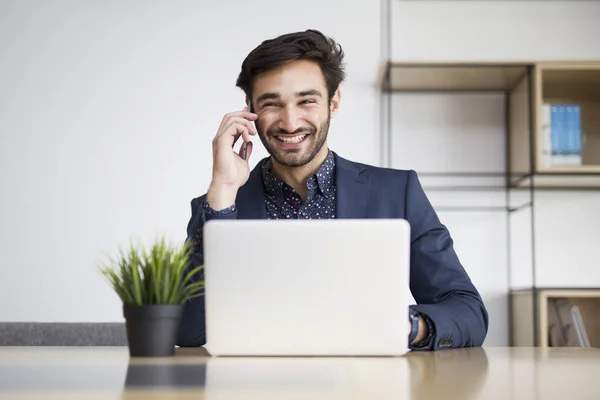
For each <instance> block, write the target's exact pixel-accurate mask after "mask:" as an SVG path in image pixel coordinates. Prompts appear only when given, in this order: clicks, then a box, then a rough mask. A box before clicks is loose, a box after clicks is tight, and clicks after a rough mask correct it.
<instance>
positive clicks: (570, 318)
mask: <svg viewBox="0 0 600 400" xmlns="http://www.w3.org/2000/svg"><path fill="white" fill-rule="evenodd" d="M548 336H549V337H548V341H549V345H550V346H551V347H590V342H589V339H588V336H587V333H586V330H585V326H584V324H583V319H582V317H581V313H580V311H579V307H577V306H575V305H573V304H571V302H570V301H569V300H567V299H549V300H548Z"/></svg>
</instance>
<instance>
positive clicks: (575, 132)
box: [564, 104, 581, 165]
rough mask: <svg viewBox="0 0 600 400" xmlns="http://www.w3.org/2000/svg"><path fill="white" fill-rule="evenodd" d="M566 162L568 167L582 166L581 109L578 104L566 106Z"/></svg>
mask: <svg viewBox="0 0 600 400" xmlns="http://www.w3.org/2000/svg"><path fill="white" fill-rule="evenodd" d="M565 110H566V118H565V139H566V144H565V160H564V162H565V163H566V164H568V165H580V164H581V129H580V125H581V123H580V107H579V105H577V104H567V105H565Z"/></svg>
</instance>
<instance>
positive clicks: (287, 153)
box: [177, 30, 488, 350]
mask: <svg viewBox="0 0 600 400" xmlns="http://www.w3.org/2000/svg"><path fill="white" fill-rule="evenodd" d="M343 57H344V53H343V51H342V48H341V46H340V45H339V44H337V43H336V42H335V41H334V40H332V39H330V38H327V37H326V36H324V35H323V34H322V33H320V32H318V31H315V30H308V31H304V32H296V33H290V34H285V35H282V36H279V37H277V38H274V39H271V40H267V41H264V42H263V43H262V44H261V45H259V46H258V47H257V48H255V49H254V50H253V51H252V52H250V54H249V55H248V56H247V58H246V59H245V60H244V62H243V63H242V68H241V72H240V74H239V76H238V79H237V86H238V87H239V88H241V89H242V90H243V91H244V93H245V95H246V103H247V104H248V107H246V108H244V109H243V110H240V111H235V112H231V113H229V114H227V115H225V116H224V118H223V120H222V122H221V125H220V126H219V129H218V131H217V133H216V135H215V136H214V139H213V142H212V146H213V170H212V181H211V184H210V187H209V189H208V191H207V193H206V194H204V195H202V196H200V197H197V198H194V199H193V200H192V203H191V206H192V215H191V219H190V221H189V224H188V227H187V233H188V239H189V240H190V241H191V242H192V243H193V255H192V263H191V264H192V265H200V264H203V263H204V257H203V250H202V228H203V225H204V223H205V222H206V221H208V220H211V219H236V218H255V219H334V218H350V217H353V218H356V216H357V215H360V217H362V218H403V219H406V220H407V221H408V222H409V223H410V226H411V265H410V290H411V292H412V295H413V297H414V298H415V300H416V301H417V304H416V305H411V306H410V308H409V310H398V312H406V313H407V340H408V343H409V346H410V348H412V349H415V350H416V349H419V350H438V349H443V348H455V347H474V346H480V345H482V344H483V341H484V339H485V337H486V335H487V330H488V315H487V311H486V308H485V306H484V304H483V301H482V299H481V297H480V295H479V293H478V291H477V290H476V288H475V287H474V285H473V283H472V282H471V280H470V278H469V276H468V275H467V273H466V271H465V269H464V268H463V266H462V265H461V263H460V261H459V259H458V257H457V255H456V253H455V251H454V248H453V239H452V238H451V236H450V233H449V232H448V230H447V228H446V227H445V226H444V225H443V224H442V223H441V222H440V221H439V219H438V217H437V214H436V212H435V210H434V209H433V208H432V206H431V204H430V203H429V201H428V199H427V197H426V195H425V193H424V191H423V189H422V187H421V185H420V183H419V180H418V177H417V175H416V173H415V172H414V171H412V170H394V169H388V168H380V167H375V166H369V165H364V164H359V163H356V162H352V161H349V160H346V159H345V158H342V157H341V156H339V155H338V154H337V153H335V152H334V151H332V150H330V149H329V147H328V145H327V135H328V131H329V126H330V121H331V118H332V117H333V116H335V114H336V113H337V111H338V109H339V107H340V99H341V92H340V88H339V86H340V83H341V82H342V81H343V79H344V77H345V74H344V69H343ZM255 127H256V129H255ZM256 135H258V137H259V138H260V141H261V142H262V144H263V146H264V147H265V148H266V150H267V151H268V153H269V155H270V157H268V158H266V159H263V160H260V162H259V163H258V164H257V166H256V167H255V168H254V169H253V170H252V171H251V170H250V166H249V158H250V156H251V154H252V148H253V145H254V144H253V143H252V141H251V139H252V137H253V136H256ZM240 139H241V140H242V141H243V145H242V146H241V147H242V148H241V150H240V152H239V153H236V152H234V151H233V150H232V149H233V147H234V145H235V143H236V142H237V141H238V140H240ZM358 181H360V182H362V183H366V184H365V185H363V186H360V185H357V182H358ZM343 196H345V198H344V204H345V205H346V206H345V207H344V208H343V209H342V208H341V207H338V204H339V203H338V200H339V199H340V198H341V197H343ZM369 199H372V201H368V200H369ZM348 205H349V206H348ZM366 273H368V271H366ZM196 279H202V276H198V277H196ZM204 310H205V308H204V298H203V297H198V298H195V299H193V300H190V301H189V302H188V303H187V304H186V305H185V310H184V315H183V319H182V322H181V326H180V330H179V338H178V342H177V344H178V345H179V346H182V347H191V346H202V345H204V344H205V343H206V337H205V317H204V316H205V314H204ZM356 318H360V315H357V316H356Z"/></svg>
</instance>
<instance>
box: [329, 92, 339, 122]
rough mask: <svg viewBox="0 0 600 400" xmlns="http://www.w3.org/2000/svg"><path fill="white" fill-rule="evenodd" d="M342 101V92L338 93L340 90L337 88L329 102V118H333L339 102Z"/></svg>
mask: <svg viewBox="0 0 600 400" xmlns="http://www.w3.org/2000/svg"><path fill="white" fill-rule="evenodd" d="M341 99H342V92H341V91H340V89H339V88H338V89H337V90H336V91H335V93H334V94H333V97H332V98H331V101H330V102H329V111H331V116H332V117H333V116H335V114H337V111H338V109H339V108H340V101H341Z"/></svg>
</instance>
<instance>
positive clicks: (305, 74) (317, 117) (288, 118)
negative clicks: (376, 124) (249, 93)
mask: <svg viewBox="0 0 600 400" xmlns="http://www.w3.org/2000/svg"><path fill="white" fill-rule="evenodd" d="M253 93H254V95H253V107H254V112H255V113H256V114H258V120H257V121H256V127H257V130H258V134H259V136H260V140H261V141H262V143H263V145H264V146H265V148H266V149H267V151H268V152H269V154H270V155H271V156H272V157H273V158H274V159H275V161H277V162H278V163H279V164H281V165H283V166H286V167H299V166H302V165H305V164H307V163H308V162H310V161H311V160H312V159H313V158H314V157H315V156H316V155H317V154H318V153H319V151H326V146H325V147H324V146H323V145H324V144H325V143H326V139H327V133H328V131H329V120H330V117H331V114H332V112H335V111H336V109H337V104H338V97H339V94H338V93H336V96H334V100H333V101H332V103H331V105H330V104H329V101H328V97H327V88H326V86H325V79H324V77H323V73H322V72H321V69H320V68H319V65H318V64H316V63H314V62H311V61H306V60H300V61H292V62H290V63H287V64H285V65H283V66H280V67H277V68H274V69H273V70H270V71H268V72H265V73H263V74H260V75H259V76H257V77H256V78H255V80H254V86H253Z"/></svg>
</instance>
